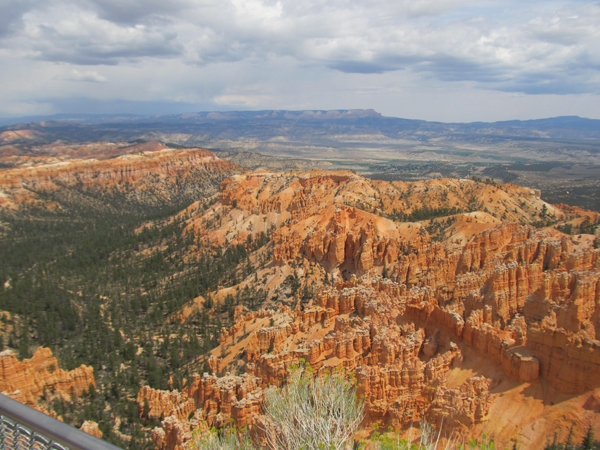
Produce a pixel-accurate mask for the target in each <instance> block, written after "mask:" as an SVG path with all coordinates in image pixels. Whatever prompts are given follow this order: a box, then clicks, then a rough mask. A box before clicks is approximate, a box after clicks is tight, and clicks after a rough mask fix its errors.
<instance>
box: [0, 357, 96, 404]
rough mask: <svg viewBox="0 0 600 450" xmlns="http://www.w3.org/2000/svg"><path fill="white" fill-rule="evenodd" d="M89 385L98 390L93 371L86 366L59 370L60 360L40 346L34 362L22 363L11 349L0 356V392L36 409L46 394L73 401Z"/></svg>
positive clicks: (28, 360)
mask: <svg viewBox="0 0 600 450" xmlns="http://www.w3.org/2000/svg"><path fill="white" fill-rule="evenodd" d="M90 385H92V386H94V387H96V381H95V380H94V371H93V369H92V368H91V367H88V366H84V365H83V364H82V365H81V366H79V367H78V368H77V369H74V370H71V371H66V370H63V369H60V368H59V367H58V361H57V360H56V358H55V357H54V356H53V355H52V351H51V350H50V349H49V348H44V347H40V348H38V349H37V350H36V352H35V353H34V355H33V357H32V358H31V359H24V360H23V361H19V360H18V359H17V357H16V355H15V354H14V352H12V351H11V350H5V351H3V352H2V353H0V392H3V393H6V394H7V395H8V396H10V397H12V398H14V399H15V400H18V401H20V402H21V403H25V404H27V405H29V406H32V407H35V406H36V400H37V399H38V398H39V397H41V396H42V395H43V394H44V392H47V393H52V392H57V393H59V394H60V395H62V396H63V397H65V398H67V399H70V398H71V395H72V394H73V393H74V394H75V395H77V396H79V395H81V394H82V393H83V392H86V391H87V390H88V389H89V387H90Z"/></svg>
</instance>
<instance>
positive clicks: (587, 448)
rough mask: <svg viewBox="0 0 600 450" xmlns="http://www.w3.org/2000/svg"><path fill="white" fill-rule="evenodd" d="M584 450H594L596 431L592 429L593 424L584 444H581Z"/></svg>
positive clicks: (589, 428)
mask: <svg viewBox="0 0 600 450" xmlns="http://www.w3.org/2000/svg"><path fill="white" fill-rule="evenodd" d="M581 449H582V450H593V449H594V429H593V428H592V424H590V426H589V427H588V430H587V434H586V435H585V437H584V438H583V442H582V443H581Z"/></svg>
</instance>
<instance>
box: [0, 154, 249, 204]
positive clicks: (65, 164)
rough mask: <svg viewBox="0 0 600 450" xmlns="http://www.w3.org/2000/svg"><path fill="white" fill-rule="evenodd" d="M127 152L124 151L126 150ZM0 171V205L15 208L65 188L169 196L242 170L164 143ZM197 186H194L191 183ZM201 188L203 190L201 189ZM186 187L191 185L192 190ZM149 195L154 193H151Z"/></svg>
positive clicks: (226, 162)
mask: <svg viewBox="0 0 600 450" xmlns="http://www.w3.org/2000/svg"><path fill="white" fill-rule="evenodd" d="M122 151H123V150H121V152H122ZM22 165H23V166H24V167H19V168H14V169H9V170H3V171H0V190H1V191H2V192H3V195H2V196H0V207H12V208H14V207H17V206H18V205H19V204H20V203H23V202H32V201H35V200H36V199H37V194H36V192H37V191H55V190H57V189H60V188H64V187H66V186H75V185H77V186H79V187H80V188H83V189H90V188H92V189H95V188H101V189H106V188H114V189H117V190H118V191H120V192H134V193H135V195H136V196H138V197H140V196H141V197H144V195H145V193H148V195H149V197H153V198H156V197H160V196H161V195H162V196H167V195H168V193H169V189H171V188H172V187H173V186H175V184H184V185H185V184H186V182H188V181H190V184H192V185H196V184H198V185H202V183H203V181H202V176H201V175H204V176H205V175H206V174H211V175H213V176H219V177H221V179H222V178H224V177H226V176H229V175H230V174H231V173H236V172H240V171H242V169H240V168H238V167H237V166H235V164H233V163H231V162H229V161H224V160H221V159H219V158H217V157H216V156H215V155H214V154H213V153H211V152H209V151H207V150H202V149H181V150H179V149H170V148H167V147H166V146H164V145H162V144H156V145H150V146H149V145H148V144H146V145H144V146H136V147H135V148H132V149H131V153H126V154H123V155H121V156H119V157H117V158H113V159H105V160H101V161H98V160H96V159H76V160H71V159H65V158H62V159H61V158H54V159H53V160H52V161H50V162H48V163H42V164H35V165H32V166H26V167H25V165H24V164H22ZM192 182H193V183H192ZM199 187H201V186H199ZM187 188H188V189H193V187H190V186H188V187H187ZM150 194H151V195H150Z"/></svg>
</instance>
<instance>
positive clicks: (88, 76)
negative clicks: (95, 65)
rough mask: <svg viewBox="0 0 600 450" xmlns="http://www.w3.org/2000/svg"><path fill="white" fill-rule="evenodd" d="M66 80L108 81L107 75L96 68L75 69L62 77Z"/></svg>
mask: <svg viewBox="0 0 600 450" xmlns="http://www.w3.org/2000/svg"><path fill="white" fill-rule="evenodd" d="M62 79H63V80H66V81H86V82H90V83H104V82H106V77H105V76H102V75H100V74H99V73H98V72H96V71H94V70H88V71H85V72H80V71H79V70H76V69H73V70H72V71H71V73H70V74H69V75H67V76H66V77H64V78H62Z"/></svg>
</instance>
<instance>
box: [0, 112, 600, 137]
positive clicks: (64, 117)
mask: <svg viewBox="0 0 600 450" xmlns="http://www.w3.org/2000/svg"><path fill="white" fill-rule="evenodd" d="M41 122H44V123H45V124H44V125H46V127H54V126H58V124H55V125H54V124H53V125H51V124H47V122H62V123H63V124H62V125H63V126H64V125H66V124H70V125H80V126H92V125H106V126H110V127H112V128H119V127H120V126H122V127H127V128H129V127H130V126H131V125H136V126H139V127H143V128H147V127H149V126H152V127H156V126H157V125H159V124H160V125H162V126H178V125H179V126H186V128H187V127H189V126H190V125H198V126H204V127H206V126H209V125H212V126H213V127H217V128H220V126H219V125H218V124H227V125H226V126H230V125H231V124H232V122H243V123H247V124H252V125H254V126H256V125H259V124H260V125H261V128H263V131H266V130H264V126H265V125H267V126H269V127H273V128H274V129H277V128H279V126H280V125H282V124H283V123H286V125H287V126H289V125H290V123H296V124H299V123H307V124H311V125H312V126H314V127H317V128H319V126H318V124H319V123H320V124H321V126H322V127H326V128H330V127H334V128H338V127H339V128H340V131H342V130H344V129H346V128H347V127H349V126H350V127H351V126H357V127H359V129H360V130H361V131H367V130H369V131H371V132H373V131H375V130H377V131H380V132H384V133H393V134H396V133H398V132H407V131H417V130H419V131H427V132H433V133H436V134H437V133H442V134H448V133H450V134H470V133H477V134H481V133H483V134H489V133H490V132H492V131H495V132H497V133H500V134H502V135H515V136H520V137H524V136H527V135H529V136H530V137H535V138H540V137H542V138H543V137H548V138H560V137H564V138H569V139H570V138H574V137H577V135H578V137H580V138H584V139H585V138H594V139H597V138H600V120H597V119H587V118H582V117H578V116H561V117H552V118H546V119H535V120H509V121H500V122H471V123H443V122H430V121H426V120H413V119H402V118H396V117H385V116H382V115H381V114H380V113H378V112H376V111H374V110H372V109H366V110H360V109H352V110H330V111H275V110H266V111H226V112H214V111H213V112H210V111H205V112H194V113H184V114H171V115H158V116H157V115H154V116H144V115H133V114H98V115H96V114H56V115H51V116H27V117H18V118H6V119H0V126H2V127H10V128H7V129H15V126H16V127H17V128H18V129H23V128H24V126H23V125H24V124H27V127H31V126H32V125H31V124H33V123H41ZM204 127H203V128H204ZM161 128H162V127H161ZM266 134H272V133H269V132H266ZM544 134H547V135H546V136H544Z"/></svg>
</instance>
